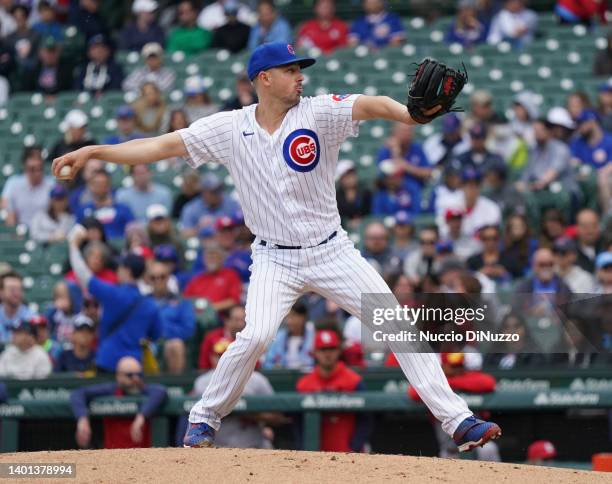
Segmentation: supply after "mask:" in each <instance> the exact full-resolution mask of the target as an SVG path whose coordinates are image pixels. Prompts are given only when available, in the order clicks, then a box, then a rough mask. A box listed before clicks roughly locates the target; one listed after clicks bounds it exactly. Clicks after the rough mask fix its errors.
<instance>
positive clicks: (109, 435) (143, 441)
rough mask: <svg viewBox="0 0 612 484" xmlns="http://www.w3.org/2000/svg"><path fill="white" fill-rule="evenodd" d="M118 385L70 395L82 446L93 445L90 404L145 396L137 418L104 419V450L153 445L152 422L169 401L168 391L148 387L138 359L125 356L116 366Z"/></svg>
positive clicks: (103, 386)
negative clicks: (101, 398) (150, 420)
mask: <svg viewBox="0 0 612 484" xmlns="http://www.w3.org/2000/svg"><path fill="white" fill-rule="evenodd" d="M115 380H116V381H115V382H108V383H99V384H97V385H89V386H86V387H81V388H78V389H76V390H74V391H73V392H72V393H71V395H70V407H71V408H72V413H73V414H74V417H75V418H76V419H77V430H76V441H77V444H78V445H79V447H88V446H89V444H90V442H91V435H92V432H91V425H90V423H89V403H90V402H91V400H93V399H94V398H99V397H113V396H114V397H116V398H121V397H137V396H144V397H145V398H144V399H143V401H142V403H141V404H140V406H139V409H138V413H137V414H136V416H135V417H134V418H133V419H131V418H125V417H107V418H105V419H104V448H106V449H127V448H133V447H150V446H151V429H150V425H149V419H150V418H151V417H152V416H153V415H154V414H155V413H156V412H157V411H158V410H159V409H160V408H161V406H162V404H163V403H164V401H165V400H166V396H167V393H166V389H165V387H163V386H162V385H155V384H146V383H145V382H144V380H143V373H142V366H141V365H140V363H139V362H138V360H136V359H134V358H132V357H130V356H126V357H123V358H121V360H119V362H118V363H117V371H116V373H115Z"/></svg>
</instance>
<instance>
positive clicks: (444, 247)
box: [436, 240, 454, 254]
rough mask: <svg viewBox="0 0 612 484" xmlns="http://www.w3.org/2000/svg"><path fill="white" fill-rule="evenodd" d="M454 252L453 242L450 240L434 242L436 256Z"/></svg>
mask: <svg viewBox="0 0 612 484" xmlns="http://www.w3.org/2000/svg"><path fill="white" fill-rule="evenodd" d="M453 250H454V247H453V242H452V241H451V240H440V241H438V242H436V252H437V253H438V254H447V253H449V252H452V251H453Z"/></svg>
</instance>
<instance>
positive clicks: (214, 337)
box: [198, 304, 246, 370]
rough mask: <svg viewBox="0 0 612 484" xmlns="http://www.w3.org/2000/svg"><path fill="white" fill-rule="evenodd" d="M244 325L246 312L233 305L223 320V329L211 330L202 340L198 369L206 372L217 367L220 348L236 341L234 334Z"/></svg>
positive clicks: (242, 307)
mask: <svg viewBox="0 0 612 484" xmlns="http://www.w3.org/2000/svg"><path fill="white" fill-rule="evenodd" d="M245 325H246V312H245V310H244V306H240V305H238V304H237V305H235V306H234V307H232V308H230V310H229V311H228V315H227V317H226V318H225V319H224V320H223V327H221V328H217V329H213V330H212V331H210V332H209V333H208V334H207V335H206V336H205V337H204V339H203V340H202V344H201V345H200V359H199V361H198V368H200V369H204V370H208V369H210V368H214V367H215V366H217V359H218V354H219V351H217V350H218V349H220V348H224V346H223V345H225V346H227V345H228V344H229V343H231V342H232V341H234V340H235V339H236V333H238V332H239V331H242V330H243V329H244V326H245Z"/></svg>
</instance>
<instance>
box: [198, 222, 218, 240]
mask: <svg viewBox="0 0 612 484" xmlns="http://www.w3.org/2000/svg"><path fill="white" fill-rule="evenodd" d="M215 233H216V232H215V228H214V227H212V226H211V225H205V226H204V227H202V228H201V229H200V231H199V232H198V237H200V238H201V239H206V238H208V237H212V236H213V235H215Z"/></svg>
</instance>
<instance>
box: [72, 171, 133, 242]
mask: <svg viewBox="0 0 612 484" xmlns="http://www.w3.org/2000/svg"><path fill="white" fill-rule="evenodd" d="M87 185H88V189H89V191H90V192H91V197H92V201H91V202H89V203H85V204H83V205H81V206H80V207H79V208H78V210H77V222H78V223H82V222H83V221H84V220H85V219H86V218H88V217H94V218H95V219H97V220H98V221H99V222H100V223H101V224H102V226H103V227H104V234H105V235H106V237H107V238H108V239H118V238H121V237H123V236H124V235H125V227H126V226H127V224H129V223H130V222H132V221H133V220H134V215H133V214H132V211H131V210H130V208H129V207H128V206H127V205H124V204H123V203H117V202H116V201H115V198H114V196H113V193H112V190H111V188H112V186H111V177H110V175H109V174H108V173H107V172H106V171H105V170H99V171H97V172H95V173H94V174H93V175H92V176H91V178H90V179H89V181H88V183H87Z"/></svg>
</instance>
